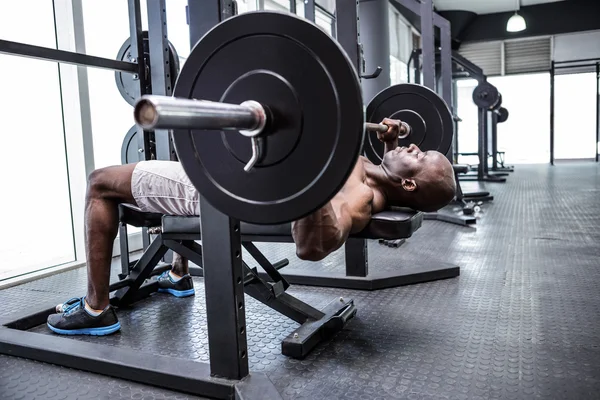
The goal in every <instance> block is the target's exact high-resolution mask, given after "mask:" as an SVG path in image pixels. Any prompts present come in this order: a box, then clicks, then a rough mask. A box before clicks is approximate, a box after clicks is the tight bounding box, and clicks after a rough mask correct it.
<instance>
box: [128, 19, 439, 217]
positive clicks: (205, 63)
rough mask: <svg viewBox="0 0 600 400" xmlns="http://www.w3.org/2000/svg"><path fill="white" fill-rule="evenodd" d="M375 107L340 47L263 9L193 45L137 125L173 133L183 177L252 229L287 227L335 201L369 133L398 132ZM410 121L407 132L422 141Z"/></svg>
mask: <svg viewBox="0 0 600 400" xmlns="http://www.w3.org/2000/svg"><path fill="white" fill-rule="evenodd" d="M413 86H418V85H410V87H413ZM432 95H433V96H437V95H436V94H435V93H434V92H431V93H428V96H432ZM438 98H439V97H438ZM440 100H441V99H440ZM363 104H364V103H363V99H362V94H361V87H360V81H359V78H358V75H357V72H356V70H355V68H354V66H353V64H352V62H351V61H350V59H349V58H348V56H347V55H346V53H345V52H344V50H343V49H342V48H341V47H340V45H339V44H338V43H337V42H336V41H335V40H333V39H332V38H330V37H329V36H328V35H327V34H326V33H325V32H324V31H322V30H321V29H320V28H318V27H317V26H316V25H315V24H314V23H312V22H310V21H308V20H305V19H303V18H300V17H297V16H295V15H293V14H289V13H278V12H265V11H262V12H251V13H245V14H242V15H238V16H235V17H233V18H229V19H227V20H225V21H223V22H222V23H220V24H219V25H217V26H215V27H214V28H213V29H212V30H210V31H209V32H208V33H207V34H206V35H205V36H204V37H203V38H202V39H201V40H200V41H199V42H198V43H197V44H196V45H195V46H194V48H193V49H192V51H191V53H190V55H189V57H188V59H187V61H186V63H185V64H184V66H183V68H182V70H181V72H180V74H179V77H178V79H177V82H176V84H175V89H174V93H173V97H165V96H143V97H141V98H140V99H138V101H137V102H136V104H135V107H134V117H135V120H136V122H137V123H138V124H139V125H140V126H141V127H142V128H144V129H148V130H150V129H172V130H173V141H174V144H175V148H176V151H177V155H178V158H179V161H180V162H181V164H182V167H183V169H184V170H185V172H186V174H187V175H188V177H189V179H190V181H191V182H192V184H193V185H194V186H195V187H196V189H197V190H198V191H199V192H200V193H201V194H202V196H204V197H205V198H206V199H207V200H208V201H209V202H210V203H211V204H212V205H213V206H214V207H216V208H217V209H219V210H220V211H221V212H223V213H225V214H227V215H229V216H231V217H233V218H236V219H239V220H242V221H247V222H250V223H255V224H279V223H285V222H289V221H293V220H297V219H299V218H302V217H304V216H306V215H308V214H310V213H312V212H314V211H315V210H317V209H319V208H320V207H322V206H323V205H324V204H325V203H326V202H328V201H329V200H330V199H331V198H332V197H333V196H335V194H337V193H338V191H339V190H340V189H341V188H342V186H343V185H344V183H345V181H346V179H347V178H348V176H349V175H350V174H351V173H352V170H353V168H354V165H355V164H356V161H357V159H358V157H359V155H360V154H361V150H362V147H363V139H364V135H365V130H367V131H373V132H384V131H387V129H388V127H387V126H386V125H383V124H379V123H378V122H379V121H381V120H382V119H383V118H380V119H378V120H376V121H375V120H369V121H368V122H367V123H365V110H364V105H363ZM442 104H443V109H445V111H447V109H448V108H447V106H446V105H445V103H443V101H442ZM408 106H409V105H406V107H408ZM397 110H398V109H397ZM443 112H444V110H442V113H443ZM448 112H449V111H448ZM415 113H416V114H418V111H416V112H415ZM387 116H391V114H389V115H387ZM419 118H420V119H421V120H427V119H428V118H431V117H430V116H428V115H424V116H420V117H419ZM398 119H401V120H402V124H401V128H400V136H402V137H404V138H406V140H409V139H410V138H412V137H413V136H415V134H420V131H419V129H421V128H420V127H418V126H417V127H415V126H414V125H413V124H411V123H410V122H409V120H408V119H406V120H405V119H404V118H398ZM426 125H428V126H433V125H435V121H434V122H431V121H429V120H427V121H426ZM236 132H237V133H239V134H236ZM427 132H428V133H427V134H428V135H430V136H432V137H433V136H434V131H427Z"/></svg>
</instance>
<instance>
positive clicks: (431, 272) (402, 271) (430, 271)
mask: <svg viewBox="0 0 600 400" xmlns="http://www.w3.org/2000/svg"><path fill="white" fill-rule="evenodd" d="M245 238H246V239H248V240H251V241H252V242H265V243H293V239H292V237H291V235H285V236H260V235H252V236H245ZM396 247H398V246H396ZM344 252H345V266H346V268H345V270H344V271H340V272H327V271H314V270H308V271H307V270H293V269H290V268H289V267H288V268H286V269H285V270H284V271H283V272H282V273H281V275H282V276H283V278H284V279H285V280H286V281H287V282H289V283H291V284H295V285H306V286H320V287H333V288H342V289H354V290H380V289H386V288H391V287H398V286H406V285H414V284H417V283H424V282H431V281H436V280H440V279H450V278H455V277H457V276H459V275H460V267H458V266H456V265H452V264H447V263H441V262H436V263H424V264H421V265H411V266H403V265H401V263H398V266H397V269H395V270H393V271H375V272H373V271H369V254H368V247H367V239H362V238H352V237H351V238H349V239H348V240H347V241H346V244H345V246H344ZM259 276H260V277H261V278H263V279H266V280H271V278H270V277H269V274H266V273H259Z"/></svg>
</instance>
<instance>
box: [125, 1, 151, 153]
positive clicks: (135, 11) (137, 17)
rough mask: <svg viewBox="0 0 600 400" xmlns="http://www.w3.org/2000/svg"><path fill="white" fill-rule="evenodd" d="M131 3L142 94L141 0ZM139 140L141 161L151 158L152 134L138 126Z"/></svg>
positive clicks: (131, 27)
mask: <svg viewBox="0 0 600 400" xmlns="http://www.w3.org/2000/svg"><path fill="white" fill-rule="evenodd" d="M128 5H129V37H130V42H131V48H130V50H129V51H130V53H131V61H132V62H135V63H137V65H138V71H137V76H138V83H139V84H140V95H144V94H147V93H146V84H147V79H148V77H147V76H146V63H145V60H144V38H143V36H142V12H141V7H140V0H128ZM137 129H138V131H137V135H136V136H137V140H138V149H142V153H141V154H140V161H143V160H149V159H150V154H151V153H150V135H149V134H148V133H147V132H144V130H143V129H142V128H140V127H139V126H138V128H137Z"/></svg>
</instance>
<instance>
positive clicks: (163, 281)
mask: <svg viewBox="0 0 600 400" xmlns="http://www.w3.org/2000/svg"><path fill="white" fill-rule="evenodd" d="M157 280H158V288H159V289H158V291H159V292H160V293H169V294H172V295H173V296H175V297H188V296H193V295H194V294H195V293H196V292H195V290H194V281H193V280H192V277H191V276H190V275H189V274H188V275H184V276H182V277H173V275H172V274H171V273H170V271H165V272H163V273H162V274H161V275H160V276H159V277H158V279H157Z"/></svg>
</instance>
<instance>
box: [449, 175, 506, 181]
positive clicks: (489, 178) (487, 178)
mask: <svg viewBox="0 0 600 400" xmlns="http://www.w3.org/2000/svg"><path fill="white" fill-rule="evenodd" d="M460 180H461V181H464V182H472V181H479V182H497V183H504V182H506V178H502V177H499V176H496V175H491V174H487V175H484V176H483V177H481V178H480V177H478V176H477V175H461V176H460Z"/></svg>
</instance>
